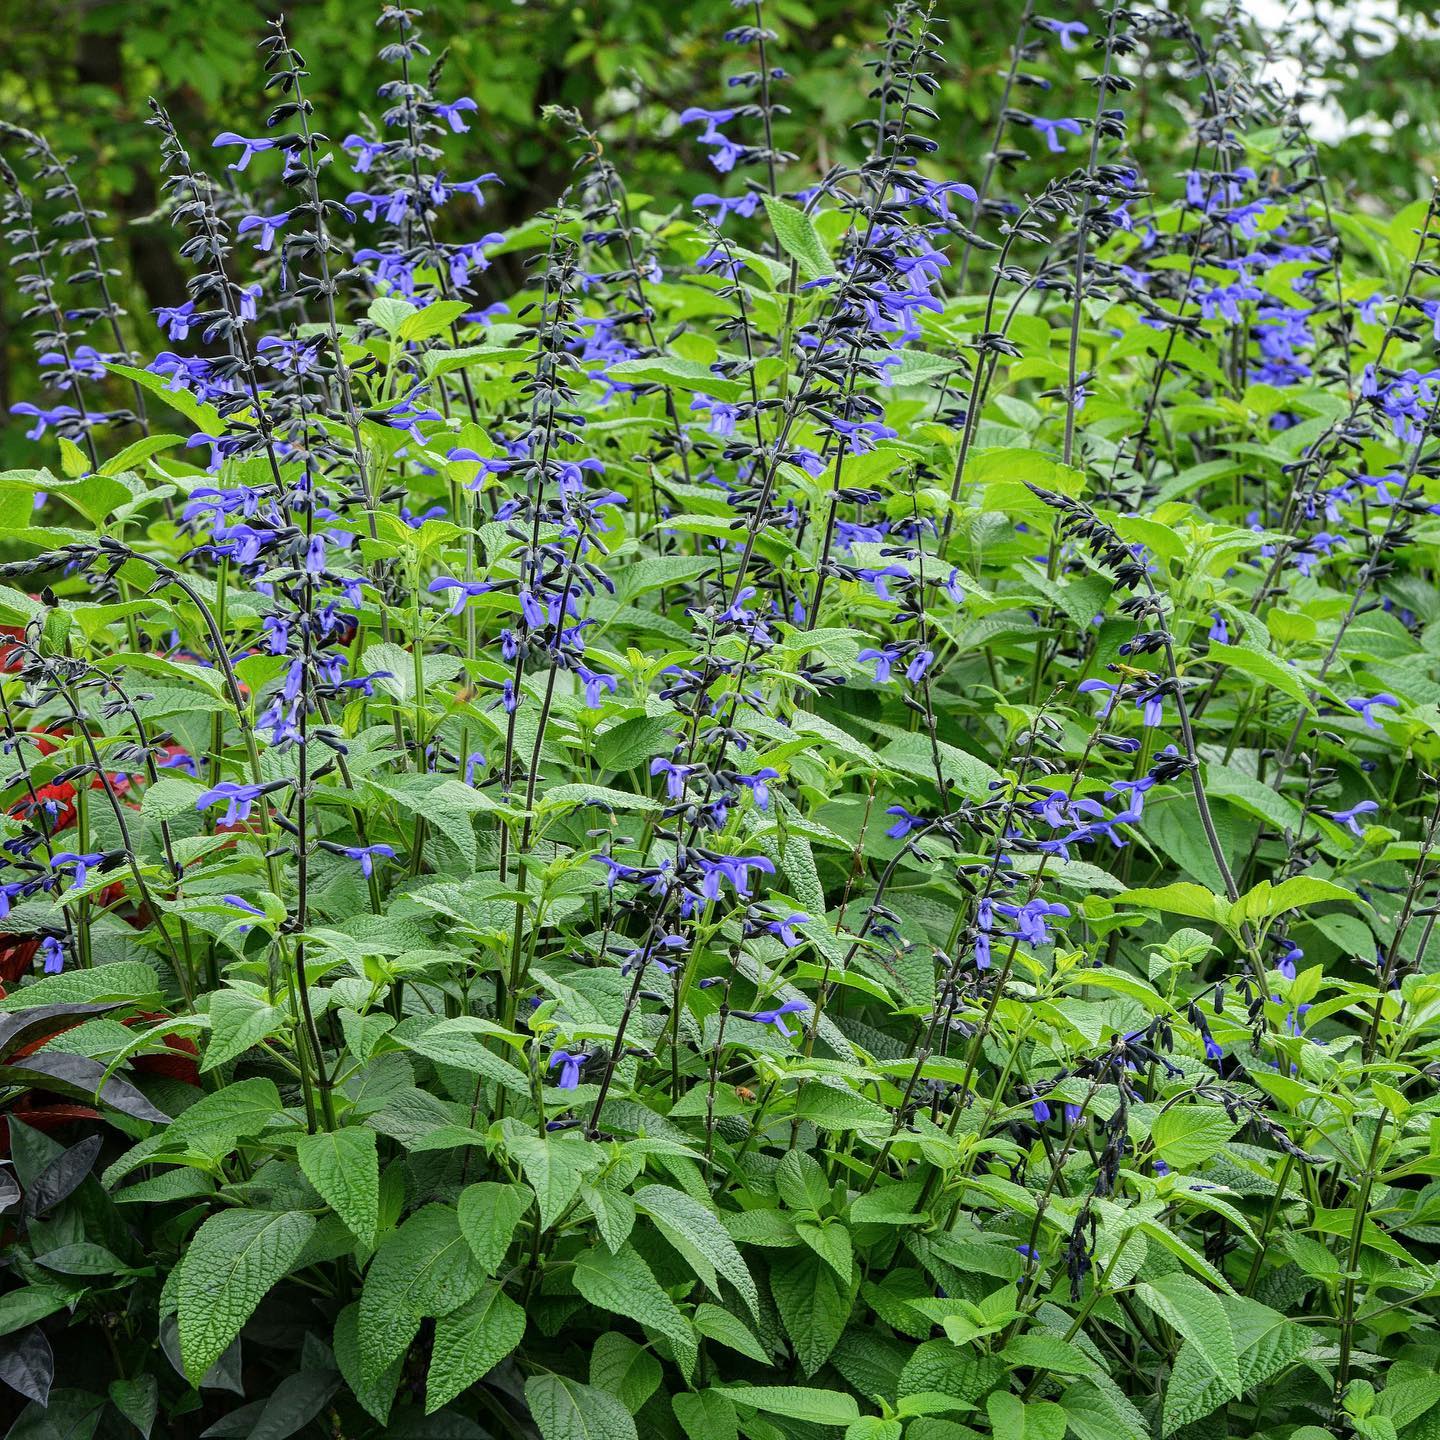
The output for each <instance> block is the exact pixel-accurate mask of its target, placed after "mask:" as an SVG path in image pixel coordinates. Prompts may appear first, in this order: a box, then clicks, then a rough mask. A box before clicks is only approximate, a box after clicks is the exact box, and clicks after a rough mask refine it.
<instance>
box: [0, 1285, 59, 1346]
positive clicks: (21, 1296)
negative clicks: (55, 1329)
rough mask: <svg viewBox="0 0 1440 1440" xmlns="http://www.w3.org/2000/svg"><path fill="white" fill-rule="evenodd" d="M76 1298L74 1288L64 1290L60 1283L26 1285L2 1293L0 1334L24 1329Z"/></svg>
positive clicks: (0, 1301) (0, 1297) (8, 1333)
mask: <svg viewBox="0 0 1440 1440" xmlns="http://www.w3.org/2000/svg"><path fill="white" fill-rule="evenodd" d="M74 1299H75V1292H74V1291H73V1290H62V1289H61V1288H60V1287H59V1286H58V1285H24V1286H21V1287H19V1288H18V1289H14V1290H9V1291H7V1292H6V1293H5V1294H3V1295H0V1335H11V1334H14V1332H15V1331H16V1330H23V1329H24V1328H25V1327H26V1326H27V1325H33V1324H34V1323H35V1322H36V1321H37V1320H43V1319H44V1318H45V1317H46V1316H47V1315H53V1314H54V1313H55V1312H56V1311H57V1310H59V1309H61V1308H62V1307H63V1306H66V1305H69V1304H71V1303H72V1301H73V1300H74Z"/></svg>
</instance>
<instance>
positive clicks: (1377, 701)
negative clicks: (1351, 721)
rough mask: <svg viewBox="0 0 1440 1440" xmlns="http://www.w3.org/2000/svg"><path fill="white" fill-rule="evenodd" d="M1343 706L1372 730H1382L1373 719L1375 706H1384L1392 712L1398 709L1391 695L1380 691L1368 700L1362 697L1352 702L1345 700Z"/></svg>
mask: <svg viewBox="0 0 1440 1440" xmlns="http://www.w3.org/2000/svg"><path fill="white" fill-rule="evenodd" d="M1345 704H1346V706H1347V707H1348V708H1349V709H1351V710H1353V711H1354V712H1355V713H1356V714H1357V715H1359V716H1360V718H1361V719H1362V720H1364V722H1365V723H1366V724H1367V725H1368V726H1369V727H1370V728H1371V729H1372V730H1379V729H1382V728H1383V727H1382V726H1381V724H1380V722H1379V721H1378V720H1377V719H1376V718H1375V714H1374V712H1375V707H1376V706H1377V705H1385V706H1388V707H1390V708H1391V709H1392V710H1398V709H1399V708H1400V702H1399V701H1398V700H1397V699H1396V698H1395V697H1394V696H1393V695H1390V694H1387V693H1386V692H1384V691H1381V693H1380V694H1379V695H1372V696H1371V697H1370V698H1369V699H1368V700H1367V699H1365V698H1364V697H1357V698H1356V699H1354V700H1347V701H1346V702H1345Z"/></svg>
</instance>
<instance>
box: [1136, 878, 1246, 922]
mask: <svg viewBox="0 0 1440 1440" xmlns="http://www.w3.org/2000/svg"><path fill="white" fill-rule="evenodd" d="M1114 903H1115V904H1117V905H1138V906H1140V907H1141V908H1142V909H1144V910H1160V911H1162V912H1164V913H1165V914H1167V915H1188V916H1189V917H1190V918H1191V919H1192V920H1209V921H1212V922H1217V923H1218V922H1220V921H1222V920H1223V919H1224V918H1226V917H1227V916H1228V914H1229V911H1230V902H1229V901H1228V900H1226V899H1225V898H1224V897H1223V896H1220V895H1216V894H1214V893H1212V892H1211V891H1209V890H1207V889H1205V887H1204V886H1203V885H1192V884H1191V883H1190V882H1189V881H1188V880H1180V881H1177V882H1176V883H1175V884H1173V885H1162V886H1160V888H1159V889H1157V890H1146V889H1143V888H1142V889H1139V890H1127V891H1125V893H1124V894H1123V895H1117V896H1116V897H1115V902H1114Z"/></svg>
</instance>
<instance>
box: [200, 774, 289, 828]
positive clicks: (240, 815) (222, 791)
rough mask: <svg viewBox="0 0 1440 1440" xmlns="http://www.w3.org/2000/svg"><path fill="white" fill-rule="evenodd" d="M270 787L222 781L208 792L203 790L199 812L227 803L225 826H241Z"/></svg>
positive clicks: (223, 822)
mask: <svg viewBox="0 0 1440 1440" xmlns="http://www.w3.org/2000/svg"><path fill="white" fill-rule="evenodd" d="M272 788H274V787H273V786H270V785H239V784H237V783H236V782H235V781H233V780H222V781H221V782H220V783H219V784H218V785H212V786H211V787H210V789H208V790H202V791H201V792H200V795H199V797H198V798H197V799H196V801H195V808H196V809H197V810H208V809H209V808H210V807H211V806H212V805H218V804H219V803H220V802H221V801H222V800H223V801H224V802H225V806H226V809H225V818H224V820H223V821H222V822H221V823H222V824H225V825H239V824H242V823H243V822H244V821H246V820H248V819H249V818H250V809H251V807H252V806H253V805H254V804H255V802H256V801H257V800H258V799H259V798H260V797H261V796H262V795H263V794H265V792H266V791H267V790H270V789H272Z"/></svg>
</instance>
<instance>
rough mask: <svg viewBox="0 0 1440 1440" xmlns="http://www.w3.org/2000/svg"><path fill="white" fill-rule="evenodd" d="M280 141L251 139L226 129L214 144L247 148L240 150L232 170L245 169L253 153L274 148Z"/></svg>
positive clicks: (231, 167) (262, 138)
mask: <svg viewBox="0 0 1440 1440" xmlns="http://www.w3.org/2000/svg"><path fill="white" fill-rule="evenodd" d="M279 143H280V142H279V141H278V140H273V139H267V138H265V137H263V136H262V137H261V138H260V139H256V140H250V139H247V138H246V137H245V136H244V135H237V134H236V133H235V132H234V131H233V130H225V131H223V132H222V133H221V134H219V135H217V136H216V137H215V139H214V142H213V144H214V145H215V147H216V148H219V147H221V146H226V145H243V146H244V147H245V148H244V149H243V150H242V151H241V152H240V158H239V159H238V160H236V161H233V162H232V163H231V165H230V167H229V168H230V169H231V170H243V169H244V168H245V167H246V166H247V165H248V164H249V163H250V157H251V156H252V155H259V154H260V153H261V152H262V151H264V150H273V149H274V148H275V147H276V146H277V145H278V144H279Z"/></svg>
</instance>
